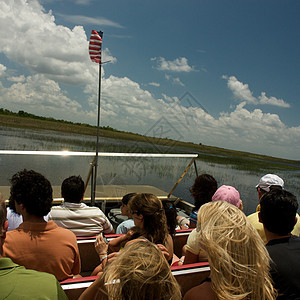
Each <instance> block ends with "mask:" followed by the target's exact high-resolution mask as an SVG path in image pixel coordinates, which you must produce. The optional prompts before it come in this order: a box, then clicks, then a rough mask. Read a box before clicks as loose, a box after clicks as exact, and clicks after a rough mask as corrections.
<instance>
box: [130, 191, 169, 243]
mask: <svg viewBox="0 0 300 300" xmlns="http://www.w3.org/2000/svg"><path fill="white" fill-rule="evenodd" d="M128 208H129V210H130V211H131V213H136V214H137V215H140V214H141V215H142V216H143V218H144V228H143V230H142V232H141V234H142V235H143V236H144V237H146V238H147V239H148V240H149V241H151V242H153V243H155V244H165V242H166V238H167V236H168V233H169V231H168V225H167V218H166V215H165V211H164V209H163V205H162V202H161V201H160V200H159V199H158V198H157V197H156V196H155V195H153V194H137V195H135V196H133V197H132V198H131V199H130V200H129V202H128Z"/></svg>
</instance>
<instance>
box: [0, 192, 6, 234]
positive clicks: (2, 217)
mask: <svg viewBox="0 0 300 300" xmlns="http://www.w3.org/2000/svg"><path fill="white" fill-rule="evenodd" d="M5 221H6V206H5V201H4V199H3V196H2V194H1V193H0V234H1V235H2V230H3V224H4V222H5Z"/></svg>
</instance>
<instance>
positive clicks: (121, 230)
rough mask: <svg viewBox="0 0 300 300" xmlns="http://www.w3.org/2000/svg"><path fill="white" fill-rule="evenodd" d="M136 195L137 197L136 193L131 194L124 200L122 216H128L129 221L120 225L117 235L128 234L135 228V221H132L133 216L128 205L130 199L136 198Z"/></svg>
mask: <svg viewBox="0 0 300 300" xmlns="http://www.w3.org/2000/svg"><path fill="white" fill-rule="evenodd" d="M135 195H136V193H130V194H126V195H125V196H123V198H122V205H121V214H122V216H127V217H128V220H125V221H123V222H122V223H121V224H119V225H118V227H117V230H116V234H123V233H127V232H128V230H129V229H131V228H132V227H133V226H134V221H133V219H132V216H131V215H130V213H129V210H128V206H127V205H128V202H129V200H130V198H131V197H133V196H135Z"/></svg>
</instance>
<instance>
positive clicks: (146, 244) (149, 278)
mask: <svg viewBox="0 0 300 300" xmlns="http://www.w3.org/2000/svg"><path fill="white" fill-rule="evenodd" d="M85 299H131V300H146V299H153V300H154V299H155V300H163V299H165V300H180V299H182V297H181V291H180V286H179V284H178V283H177V281H176V279H175V278H174V276H173V274H172V272H171V270H170V266H169V265H168V263H167V261H166V259H165V257H164V255H163V253H162V251H161V250H160V249H159V248H158V247H157V246H156V245H155V244H153V243H151V242H150V241H148V240H136V241H135V242H133V243H132V244H130V245H127V246H126V247H125V248H124V249H123V250H122V251H121V252H120V254H119V255H118V256H117V258H116V259H115V260H114V261H113V262H112V263H110V264H108V265H107V267H106V268H105V269H104V272H103V273H102V274H100V277H98V278H97V279H96V281H95V282H94V283H93V284H92V285H91V286H89V287H88V288H87V289H86V290H85V291H84V292H83V293H82V294H81V296H80V297H79V300H85Z"/></svg>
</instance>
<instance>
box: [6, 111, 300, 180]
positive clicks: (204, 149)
mask: <svg viewBox="0 0 300 300" xmlns="http://www.w3.org/2000/svg"><path fill="white" fill-rule="evenodd" d="M0 126H4V127H10V128H11V127H12V128H22V129H34V130H37V131H40V132H41V135H42V140H43V141H45V142H48V144H51V143H60V144H66V145H68V147H69V149H70V150H73V151H75V150H82V149H85V150H88V151H93V150H94V149H95V147H96V139H95V141H92V140H88V139H82V140H81V139H69V138H65V137H64V136H63V135H62V136H57V135H56V136H46V135H45V136H44V135H43V134H42V133H43V131H45V130H48V131H49V130H50V131H54V132H56V133H59V132H61V133H69V134H80V135H85V136H91V137H95V136H96V134H97V128H96V127H95V126H91V125H88V124H74V123H71V122H66V121H58V120H54V119H49V118H42V119H39V118H38V117H36V118H32V117H28V116H20V115H17V114H12V115H10V114H3V113H1V111H0ZM100 136H101V137H104V138H108V139H113V140H123V141H129V142H128V145H126V143H122V145H121V146H120V145H118V143H112V144H110V145H102V144H100V151H110V152H147V153H155V152H162V153H187V152H189V153H198V154H199V157H198V160H201V161H205V162H208V163H211V164H220V165H227V166H228V167H230V168H234V169H238V170H244V171H247V172H250V173H264V172H265V173H266V172H276V171H278V170H286V171H296V173H298V171H300V161H295V160H287V159H281V158H276V157H270V156H266V155H259V154H254V153H250V152H242V151H235V150H229V149H224V148H218V147H213V146H207V145H197V144H194V143H187V142H181V141H173V140H170V139H160V138H152V137H148V136H143V135H140V134H134V133H131V132H122V131H118V130H115V129H113V128H110V127H104V128H101V130H100ZM134 143H135V147H134V146H133V144H134ZM50 148H52V147H50ZM24 149H26V145H24ZM48 150H54V149H53V148H52V149H48ZM133 150H134V151H133ZM296 176H297V177H298V178H300V173H299V174H296Z"/></svg>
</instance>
